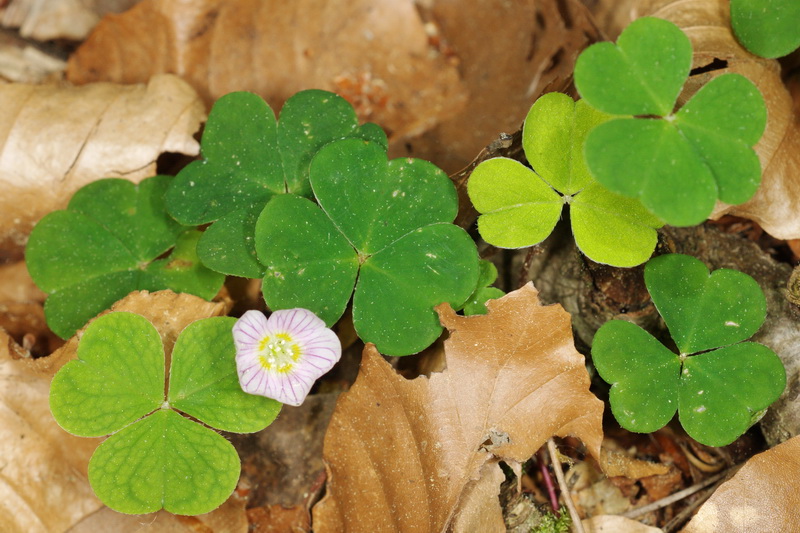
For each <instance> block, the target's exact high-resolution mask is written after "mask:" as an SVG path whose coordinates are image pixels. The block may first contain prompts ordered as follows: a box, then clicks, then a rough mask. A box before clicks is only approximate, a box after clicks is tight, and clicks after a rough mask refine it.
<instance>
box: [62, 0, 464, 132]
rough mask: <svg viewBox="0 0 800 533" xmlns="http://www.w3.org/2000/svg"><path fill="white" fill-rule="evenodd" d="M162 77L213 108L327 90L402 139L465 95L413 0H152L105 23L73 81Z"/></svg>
mask: <svg viewBox="0 0 800 533" xmlns="http://www.w3.org/2000/svg"><path fill="white" fill-rule="evenodd" d="M161 72H173V73H175V74H178V75H179V76H182V77H183V78H184V79H186V80H187V81H189V82H190V83H191V84H192V85H193V86H194V87H195V88H196V89H197V90H198V92H199V93H200V94H201V95H202V96H203V98H204V99H205V100H206V103H208V104H210V103H211V102H213V101H214V100H216V99H217V98H219V97H220V96H222V95H223V94H226V93H228V92H231V91H236V90H249V91H253V92H255V93H258V94H259V95H261V96H262V97H264V99H265V100H267V102H268V103H269V104H270V106H271V107H272V108H273V109H280V108H281V106H282V105H283V102H284V101H285V100H286V99H287V98H288V97H289V96H291V95H292V94H294V93H295V92H297V91H299V90H302V89H308V88H312V87H313V88H318V89H326V90H330V91H333V92H337V93H339V94H341V95H342V96H344V97H345V98H348V99H349V100H351V101H352V102H353V103H354V104H355V106H356V108H357V110H358V111H359V114H360V116H361V118H362V119H365V120H366V119H368V120H371V121H373V122H377V123H379V124H380V125H381V126H382V127H384V128H385V129H387V130H388V131H389V132H390V133H391V135H394V136H404V135H409V134H413V133H418V132H420V131H424V130H426V129H428V128H429V127H430V126H431V125H432V124H435V123H436V122H437V121H439V120H441V119H442V118H444V117H447V116H449V115H451V114H452V113H454V112H455V111H456V110H458V109H459V108H460V107H461V106H462V105H463V102H464V98H465V96H466V95H465V91H464V88H463V86H462V84H461V81H460V80H459V75H458V71H457V69H456V67H455V66H454V65H452V64H451V63H450V61H449V59H448V58H447V57H446V55H445V54H443V53H441V51H440V50H438V49H437V48H436V47H434V46H431V44H430V42H429V35H428V33H427V31H426V26H425V24H423V21H422V20H421V19H420V17H419V14H418V13H417V10H416V7H415V2H413V0H397V1H393V2H379V3H375V2H372V1H369V0H357V1H353V0H340V1H328V2H324V3H320V2H318V1H315V0H302V1H295V2H283V1H279V0H271V1H263V0H232V1H223V0H202V1H196V2H186V1H183V2H175V1H173V0H144V1H143V2H141V3H140V4H138V5H136V6H135V7H134V8H132V9H131V10H129V11H127V12H126V13H124V14H122V15H119V16H113V17H112V16H110V17H106V18H105V19H104V20H103V21H101V23H100V24H98V26H97V27H96V28H95V30H94V31H93V32H92V34H91V35H90V36H89V38H88V39H87V40H86V42H85V43H84V44H83V45H82V46H81V47H80V48H79V49H78V51H77V52H76V53H75V54H73V55H72V57H71V58H70V61H69V66H68V69H67V76H68V78H69V79H70V81H73V82H75V83H87V82H90V81H99V80H104V81H116V82H121V83H131V82H141V81H144V80H147V79H148V78H149V77H150V76H152V75H154V74H157V73H161Z"/></svg>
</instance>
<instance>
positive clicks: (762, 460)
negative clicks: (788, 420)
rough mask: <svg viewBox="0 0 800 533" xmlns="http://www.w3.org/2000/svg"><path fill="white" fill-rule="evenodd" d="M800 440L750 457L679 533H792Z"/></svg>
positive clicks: (798, 502)
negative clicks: (758, 532)
mask: <svg viewBox="0 0 800 533" xmlns="http://www.w3.org/2000/svg"><path fill="white" fill-rule="evenodd" d="M798 480H800V437H793V438H791V439H789V440H787V441H786V442H784V443H783V444H779V445H777V446H775V447H774V448H771V449H769V450H767V451H765V452H763V453H760V454H758V455H755V456H753V457H751V458H750V459H749V460H748V461H747V462H746V463H745V464H744V466H743V467H742V468H741V469H740V470H739V471H738V472H737V473H736V475H735V476H733V478H731V479H730V480H728V481H726V482H725V483H723V484H722V485H720V486H719V488H718V489H717V490H716V491H714V494H712V495H711V498H709V499H708V501H707V502H706V503H704V504H703V506H702V507H700V510H699V511H698V512H697V514H696V515H695V516H694V518H692V520H691V521H690V522H689V524H688V525H687V526H686V527H685V528H684V529H683V530H682V533H712V532H713V533H716V532H718V531H724V532H725V533H749V532H751V531H770V532H776V533H777V532H786V533H789V532H794V531H797V525H798V524H800V490H798V489H800V481H798Z"/></svg>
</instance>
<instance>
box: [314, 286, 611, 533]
mask: <svg viewBox="0 0 800 533" xmlns="http://www.w3.org/2000/svg"><path fill="white" fill-rule="evenodd" d="M488 306H489V314H488V315H485V316H471V317H461V316H457V315H456V314H455V313H454V312H453V310H452V309H451V308H450V307H449V306H447V305H446V304H443V305H442V306H440V307H439V309H438V311H439V316H440V320H441V322H442V324H443V325H444V326H445V327H446V328H447V329H448V330H449V331H450V338H449V339H448V340H447V341H445V352H446V358H447V369H446V370H444V371H443V372H441V373H434V374H432V375H431V377H430V378H427V377H424V376H423V377H419V378H417V379H414V380H410V381H409V380H406V379H404V378H402V377H400V376H399V375H397V373H396V372H395V371H394V369H393V368H392V367H391V366H390V365H389V364H388V363H386V362H385V361H384V360H383V359H382V357H381V356H380V354H379V353H378V352H377V350H376V349H375V347H374V346H372V345H367V347H366V348H365V349H364V355H363V361H362V364H361V371H360V373H359V376H358V378H357V380H356V382H355V384H354V385H353V387H352V389H350V391H348V392H346V393H344V394H342V396H341V397H340V399H339V402H338V403H337V405H336V410H335V412H334V415H333V418H332V420H331V424H330V426H329V428H328V432H327V434H326V436H325V443H324V447H323V456H324V458H325V460H326V463H327V465H328V473H329V478H328V486H327V490H328V492H327V495H326V497H325V499H323V501H322V502H320V504H318V505H317V506H316V507H315V508H314V515H313V516H314V522H313V523H314V527H315V529H317V528H319V529H318V530H319V531H344V530H347V531H369V532H374V531H382V532H390V531H420V532H423V531H430V532H433V531H444V530H445V528H446V527H448V525H451V524H453V523H454V521H455V522H456V523H458V521H459V520H461V519H462V518H461V516H460V515H462V514H463V515H464V520H468V519H471V518H474V517H476V516H477V514H478V513H476V510H478V511H479V512H480V513H483V516H482V518H483V519H484V520H486V522H484V523H489V524H492V523H494V524H498V523H499V522H498V521H497V518H498V517H500V516H501V511H500V505H499V501H498V500H497V498H496V496H491V494H492V492H493V491H494V489H492V490H488V488H490V487H486V486H483V485H482V484H481V482H480V479H481V474H486V473H487V471H485V470H483V469H484V467H486V468H488V469H489V470H488V472H489V473H492V469H493V468H494V467H496V464H495V463H496V462H497V461H499V460H501V459H502V460H504V461H506V462H511V463H513V462H515V461H516V462H522V461H525V460H527V459H528V458H529V457H531V456H532V455H533V454H534V453H535V452H536V450H537V449H538V448H539V447H541V446H542V444H544V442H545V441H546V439H547V438H549V437H551V436H552V435H562V436H563V435H567V434H572V435H575V436H577V437H579V438H580V439H581V440H582V441H583V442H584V443H585V444H586V446H587V448H588V450H589V452H590V453H591V454H593V455H594V456H595V457H597V456H598V455H599V451H600V441H601V439H602V427H601V418H602V412H603V404H602V402H600V401H599V400H598V399H597V398H595V397H594V396H593V395H592V394H591V393H590V392H589V376H588V374H587V372H586V368H585V366H584V364H585V363H584V358H583V356H582V355H581V354H579V353H578V352H577V351H576V350H575V347H574V345H573V341H572V331H571V327H570V317H569V314H567V313H566V312H565V311H564V310H563V309H562V308H561V306H559V305H551V306H542V305H541V304H540V302H539V298H538V291H537V290H536V289H535V288H534V287H533V285H531V284H528V285H526V286H525V287H523V288H521V289H519V290H517V291H514V292H512V293H510V294H508V295H506V296H505V297H503V298H501V299H498V300H492V301H490V302H489V304H488ZM487 465H494V466H487ZM494 472H495V474H496V470H495V471H494ZM476 482H477V484H478V485H480V486H479V487H476V486H474V484H475V483H476ZM494 494H495V495H496V492H494ZM471 495H481V497H472V496H471ZM486 498H489V499H491V503H492V505H489V504H488V503H487V502H486V501H485V500H486ZM457 513H458V515H459V516H458V517H457V516H455V515H456V514H457ZM468 523H474V522H469V521H468Z"/></svg>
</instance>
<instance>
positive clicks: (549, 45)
mask: <svg viewBox="0 0 800 533" xmlns="http://www.w3.org/2000/svg"><path fill="white" fill-rule="evenodd" d="M418 4H422V5H430V7H429V8H427V9H425V8H421V9H422V13H423V16H424V18H425V19H426V20H427V21H428V23H429V27H431V28H434V29H436V38H437V39H439V40H440V47H442V48H443V49H444V50H445V52H446V53H448V54H450V55H452V56H453V57H454V58H458V62H459V65H460V70H461V73H462V76H463V79H464V84H465V85H466V87H467V89H468V90H469V100H468V101H467V104H466V106H465V107H464V108H463V109H462V110H461V111H459V112H458V113H457V114H456V115H455V116H453V117H452V118H450V119H447V120H444V121H442V122H441V123H440V124H439V125H437V126H436V127H435V128H433V129H432V130H431V131H429V132H426V133H425V134H423V135H422V136H420V137H417V138H413V139H409V140H407V141H406V142H403V143H396V144H395V145H394V146H393V152H394V154H395V157H399V156H413V157H421V158H423V159H428V160H430V161H433V162H435V163H436V164H437V165H439V166H440V167H442V168H443V169H444V170H445V171H446V172H448V173H453V172H456V171H458V170H460V169H462V168H463V167H465V166H467V164H469V162H470V161H472V159H473V158H474V157H475V155H476V154H477V153H478V152H479V151H480V150H481V149H482V148H483V147H485V146H486V145H488V144H489V143H490V142H491V141H492V140H494V139H495V138H496V137H497V135H498V134H500V133H501V132H507V133H513V132H515V131H516V130H517V129H519V127H520V125H521V124H522V121H523V120H524V119H525V115H526V114H527V113H528V110H529V109H530V107H531V104H533V102H534V101H535V100H536V99H537V98H538V97H539V96H540V95H541V94H542V93H544V92H547V91H563V90H566V89H567V88H568V87H569V86H570V84H571V82H572V69H573V67H574V65H575V59H576V58H577V56H578V54H579V53H580V51H581V50H583V49H584V48H585V47H587V46H588V45H590V44H592V43H593V42H594V41H596V40H599V35H598V31H597V29H596V28H595V25H594V23H593V21H592V18H591V16H590V15H589V13H588V12H587V10H586V8H584V6H583V5H582V4H581V3H580V2H579V1H578V0H523V1H516V2H508V1H506V0H480V1H475V0H473V1H470V2H467V3H465V2H464V1H463V0H435V1H433V2H418ZM482 36H486V37H489V36H491V38H483V37H482Z"/></svg>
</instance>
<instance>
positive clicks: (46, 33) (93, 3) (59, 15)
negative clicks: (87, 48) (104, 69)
mask: <svg viewBox="0 0 800 533" xmlns="http://www.w3.org/2000/svg"><path fill="white" fill-rule="evenodd" d="M138 1H139V0H9V1H8V2H4V3H3V4H4V6H5V7H3V8H2V9H0V24H2V25H3V26H4V27H7V28H19V32H20V35H22V36H23V37H29V38H31V39H36V40H39V41H49V40H51V39H73V40H76V41H80V40H83V38H84V37H86V36H87V35H88V34H89V31H91V29H92V28H93V27H94V26H95V24H97V23H98V22H99V21H100V17H101V16H103V15H104V14H106V13H118V12H120V11H124V10H125V9H128V8H129V7H130V6H132V5H133V4H135V3H136V2H138Z"/></svg>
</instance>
